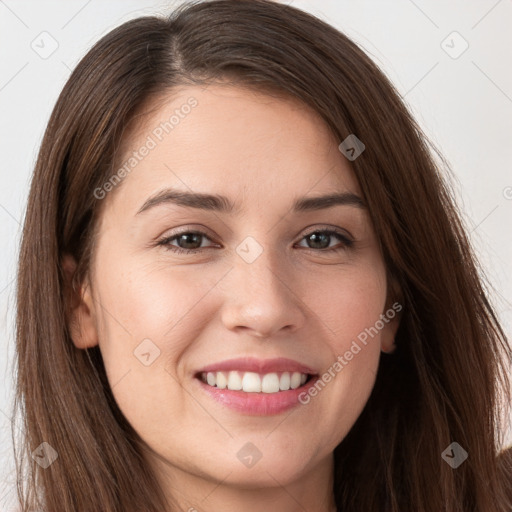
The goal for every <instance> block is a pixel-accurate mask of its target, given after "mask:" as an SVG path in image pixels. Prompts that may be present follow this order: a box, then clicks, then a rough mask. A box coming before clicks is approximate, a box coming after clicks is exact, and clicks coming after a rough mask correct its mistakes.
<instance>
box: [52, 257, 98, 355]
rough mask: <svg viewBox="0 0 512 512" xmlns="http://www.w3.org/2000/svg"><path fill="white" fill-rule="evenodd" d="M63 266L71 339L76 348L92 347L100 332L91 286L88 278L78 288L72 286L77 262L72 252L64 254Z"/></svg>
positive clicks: (65, 307)
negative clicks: (97, 325) (97, 326)
mask: <svg viewBox="0 0 512 512" xmlns="http://www.w3.org/2000/svg"><path fill="white" fill-rule="evenodd" d="M61 266H62V270H63V272H64V294H63V295H64V310H65V315H66V322H67V325H68V328H69V333H70V335H71V339H72V340H73V343H74V345H75V346H76V348H81V349H85V348H90V347H94V346H95V345H97V344H98V332H97V328H96V317H95V309H94V301H93V298H92V293H91V286H90V283H89V281H88V279H87V280H86V282H85V283H81V284H80V287H79V289H78V290H74V289H73V286H72V282H73V276H74V275H75V272H76V268H77V263H76V261H75V259H74V258H73V256H71V255H70V254H67V253H65V254H63V255H62V258H61Z"/></svg>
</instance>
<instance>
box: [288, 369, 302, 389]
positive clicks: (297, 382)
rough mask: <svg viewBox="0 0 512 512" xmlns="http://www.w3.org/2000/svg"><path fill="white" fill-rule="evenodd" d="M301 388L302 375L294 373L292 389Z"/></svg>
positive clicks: (291, 382) (291, 381) (291, 383)
mask: <svg viewBox="0 0 512 512" xmlns="http://www.w3.org/2000/svg"><path fill="white" fill-rule="evenodd" d="M299 386H300V373H298V372H293V373H292V377H291V380H290V387H291V388H292V389H297V388H298V387H299Z"/></svg>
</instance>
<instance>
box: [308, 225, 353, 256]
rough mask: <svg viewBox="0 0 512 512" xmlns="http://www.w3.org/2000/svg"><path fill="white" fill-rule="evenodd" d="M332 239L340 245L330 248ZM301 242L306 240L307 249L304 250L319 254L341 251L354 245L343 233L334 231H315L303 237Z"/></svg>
mask: <svg viewBox="0 0 512 512" xmlns="http://www.w3.org/2000/svg"><path fill="white" fill-rule="evenodd" d="M333 238H337V239H338V241H339V242H341V245H339V246H338V247H336V246H335V247H330V243H331V241H332V239H333ZM302 240H306V241H307V242H308V244H309V247H306V249H311V250H318V251H320V252H331V251H341V250H344V249H349V248H350V247H352V246H353V245H354V241H353V240H352V239H351V238H349V237H348V235H346V234H345V233H343V232H341V231H337V230H334V229H332V228H331V229H320V230H319V229H316V230H315V231H312V232H310V233H308V234H307V235H305V236H304V237H303V239H302Z"/></svg>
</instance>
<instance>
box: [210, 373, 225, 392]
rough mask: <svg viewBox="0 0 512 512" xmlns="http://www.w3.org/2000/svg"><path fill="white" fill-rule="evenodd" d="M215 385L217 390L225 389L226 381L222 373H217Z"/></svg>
mask: <svg viewBox="0 0 512 512" xmlns="http://www.w3.org/2000/svg"><path fill="white" fill-rule="evenodd" d="M215 384H217V387H218V388H219V389H225V388H226V387H227V386H228V379H226V375H224V373H222V372H217V379H216V382H215V383H214V384H213V385H215Z"/></svg>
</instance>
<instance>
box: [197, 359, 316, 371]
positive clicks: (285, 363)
mask: <svg viewBox="0 0 512 512" xmlns="http://www.w3.org/2000/svg"><path fill="white" fill-rule="evenodd" d="M230 370H239V371H241V372H255V373H272V372H299V373H308V374H310V375H315V374H316V373H317V372H316V371H315V370H313V369H311V368H309V367H308V366H305V365H303V364H301V363H298V362H297V361H294V360H293V359H287V358H286V357H278V358H276V359H256V358H254V357H241V358H238V359H228V360H227V361H221V362H219V363H213V364H210V365H208V366H205V367H204V368H202V369H201V370H199V371H198V373H202V372H222V371H226V372H227V371H230Z"/></svg>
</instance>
